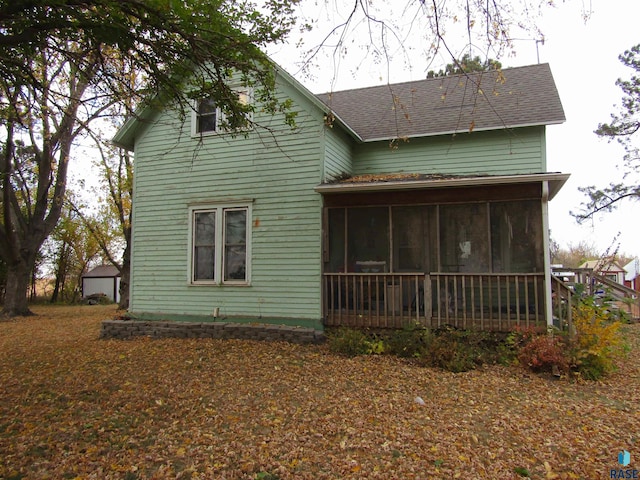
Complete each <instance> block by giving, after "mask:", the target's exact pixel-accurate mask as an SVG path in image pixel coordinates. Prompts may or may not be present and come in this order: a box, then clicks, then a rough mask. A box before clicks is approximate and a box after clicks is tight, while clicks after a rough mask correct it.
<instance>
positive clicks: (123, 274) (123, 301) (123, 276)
mask: <svg viewBox="0 0 640 480" xmlns="http://www.w3.org/2000/svg"><path fill="white" fill-rule="evenodd" d="M127 233H128V234H129V236H128V238H126V244H125V248H124V253H123V255H122V268H120V302H119V303H118V308H120V309H122V310H127V309H128V308H129V277H130V275H131V247H130V246H129V245H130V243H131V229H128V232H125V235H126V234H127Z"/></svg>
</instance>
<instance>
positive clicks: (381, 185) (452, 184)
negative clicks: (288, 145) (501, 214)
mask: <svg viewBox="0 0 640 480" xmlns="http://www.w3.org/2000/svg"><path fill="white" fill-rule="evenodd" d="M569 177H570V174H568V173H533V174H520V175H495V176H481V177H460V178H447V179H434V180H409V181H406V180H405V181H389V182H363V183H331V184H321V185H318V186H317V187H315V189H314V190H315V191H316V192H318V193H321V194H325V195H326V194H332V193H365V192H381V191H398V190H421V189H429V188H456V187H457V188H460V187H477V186H487V185H507V184H518V183H533V182H545V181H546V182H549V200H551V199H553V197H555V196H556V194H557V193H558V192H559V191H560V189H561V188H562V186H563V185H564V184H565V183H566V181H567V180H568V179H569Z"/></svg>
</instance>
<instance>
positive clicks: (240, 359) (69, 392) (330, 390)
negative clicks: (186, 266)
mask: <svg viewBox="0 0 640 480" xmlns="http://www.w3.org/2000/svg"><path fill="white" fill-rule="evenodd" d="M34 310H35V311H36V312H37V313H38V314H39V315H38V316H36V317H29V318H19V319H16V320H14V321H11V322H0V478H3V479H10V478H33V479H37V478H54V479H58V478H99V479H102V478H113V479H151V478H155V479H163V478H206V479H224V478H228V479H235V478H250V479H255V478H263V479H276V478H280V479H292V478H296V479H299V478H302V479H305V478H309V479H323V478H326V479H338V478H383V479H389V478H397V479H410V478H451V477H453V478H465V479H476V478H487V479H509V478H522V477H521V476H520V475H526V474H527V473H528V474H530V476H531V477H533V478H593V479H604V478H609V477H610V469H615V468H621V467H620V466H619V465H618V464H617V461H616V459H617V453H618V452H619V451H620V450H622V449H626V450H628V451H629V452H631V459H632V463H631V465H630V466H629V467H627V468H634V465H635V468H639V467H638V466H637V465H638V463H637V461H636V460H635V459H636V458H638V457H639V456H640V448H638V447H639V442H638V437H639V435H640V413H639V408H640V392H639V386H640V379H639V376H638V375H639V374H638V372H639V370H640V369H639V367H640V355H638V353H639V351H638V349H639V344H640V342H639V339H640V325H633V326H629V327H626V330H625V331H626V332H627V334H628V335H629V340H630V342H631V344H632V351H631V353H630V355H629V358H628V360H627V361H626V363H625V364H624V365H623V366H622V368H621V369H620V370H619V371H618V372H616V373H615V374H614V375H612V376H610V377H609V378H607V379H606V380H605V381H602V382H590V383H586V382H575V381H568V380H560V381H558V380H551V379H547V378H541V377H537V376H535V375H531V374H528V373H526V372H524V371H523V370H521V369H518V368H515V367H514V368H506V367H501V366H491V367H485V368H484V369H482V370H479V371H473V372H468V373H462V374H452V373H447V372H442V371H438V370H432V369H426V368H422V367H418V366H415V365H411V364H410V363H407V362H405V361H402V360H399V359H396V358H392V357H389V356H366V357H358V358H354V359H348V358H343V357H339V356H337V355H334V354H332V353H330V352H329V351H328V350H327V347H326V346H298V345H290V344H286V343H260V342H249V341H230V340H178V339H176V340H173V339H166V340H150V339H146V338H145V339H139V340H135V341H117V340H99V339H98V334H99V328H100V321H101V320H103V319H106V318H109V317H112V316H113V315H114V314H115V309H114V307H104V306H95V307H90V306H82V307H34ZM416 396H420V397H421V398H422V399H424V401H425V405H419V404H418V403H416V402H415V401H414V400H415V397H416ZM516 470H517V471H518V472H520V474H519V473H516Z"/></svg>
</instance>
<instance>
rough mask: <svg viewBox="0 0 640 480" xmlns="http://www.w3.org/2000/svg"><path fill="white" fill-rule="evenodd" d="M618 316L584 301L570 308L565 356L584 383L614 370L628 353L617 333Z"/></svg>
mask: <svg viewBox="0 0 640 480" xmlns="http://www.w3.org/2000/svg"><path fill="white" fill-rule="evenodd" d="M619 318H620V317H619V316H618V314H617V313H616V312H613V311H612V310H611V309H610V308H609V307H608V305H607V304H599V302H597V299H595V298H594V297H585V298H582V299H581V300H580V302H579V303H578V304H577V305H576V306H575V307H574V308H573V327H574V329H575V335H574V338H573V339H572V341H571V344H570V350H569V352H568V354H569V356H570V361H571V365H572V367H573V369H574V370H576V371H578V372H579V373H580V375H581V376H582V377H583V378H585V379H587V380H597V379H599V378H601V377H603V376H604V375H607V374H608V373H610V372H612V371H614V370H615V369H616V363H617V361H619V360H620V359H621V358H623V357H624V356H625V355H626V353H627V350H628V347H627V345H626V343H625V341H624V337H623V336H622V333H621V331H620V327H621V326H622V324H621V322H620V321H619Z"/></svg>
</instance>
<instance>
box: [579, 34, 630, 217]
mask: <svg viewBox="0 0 640 480" xmlns="http://www.w3.org/2000/svg"><path fill="white" fill-rule="evenodd" d="M619 58H620V61H621V62H622V63H623V64H624V65H626V66H627V67H629V68H631V69H633V72H632V74H631V77H630V78H629V79H628V80H623V79H618V81H617V82H616V85H618V86H619V87H620V88H621V89H622V92H623V97H622V105H621V111H620V113H619V114H612V115H611V121H610V122H609V123H602V124H600V125H599V126H598V129H597V130H596V132H595V133H596V134H597V135H599V136H600V137H603V138H607V139H609V140H610V141H611V140H615V141H617V142H619V143H620V144H621V145H622V146H623V148H624V150H625V155H624V157H623V164H622V169H623V174H624V175H623V179H624V181H623V182H618V183H610V184H609V186H608V187H604V188H598V187H596V186H589V187H583V188H580V191H582V192H583V193H585V194H586V195H587V197H588V200H587V201H586V202H584V203H583V204H582V205H581V207H582V208H581V211H579V212H578V213H574V216H575V217H576V219H577V220H578V222H582V221H585V220H587V219H588V218H591V217H592V216H593V215H594V214H595V213H598V212H603V211H604V212H610V211H612V210H613V209H614V208H615V207H616V206H617V205H618V203H619V202H620V201H621V200H624V199H635V200H638V199H640V179H639V178H638V173H639V170H640V162H639V160H640V152H639V150H638V146H637V144H636V143H635V140H637V138H638V137H637V136H636V133H637V132H638V130H640V76H639V74H640V44H639V45H636V46H634V47H632V48H631V49H630V50H627V51H626V52H624V53H623V54H622V55H620V57H619Z"/></svg>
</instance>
